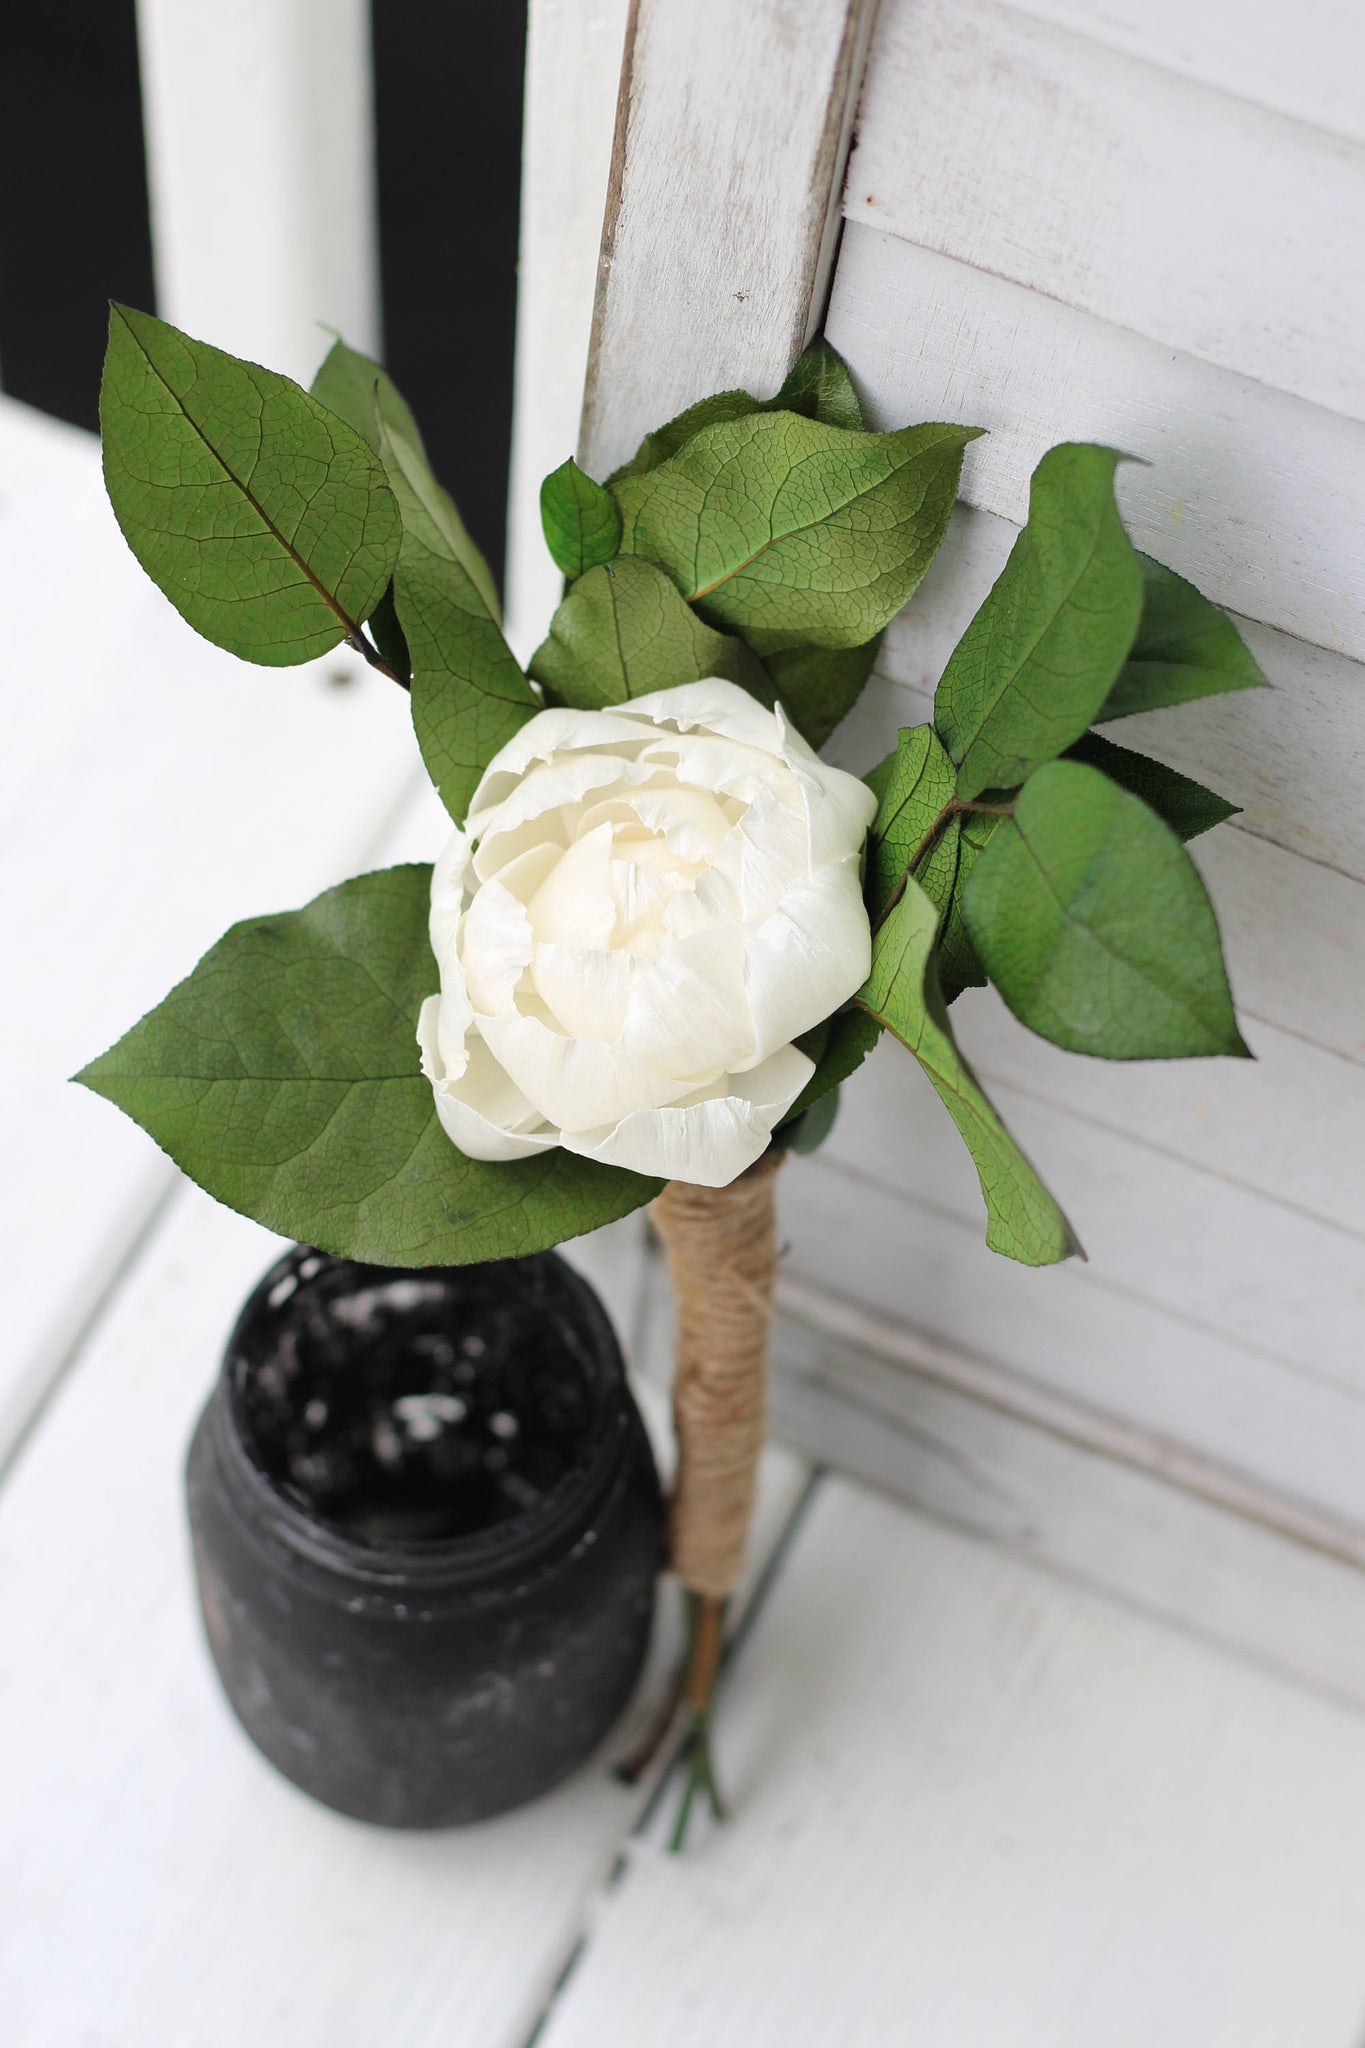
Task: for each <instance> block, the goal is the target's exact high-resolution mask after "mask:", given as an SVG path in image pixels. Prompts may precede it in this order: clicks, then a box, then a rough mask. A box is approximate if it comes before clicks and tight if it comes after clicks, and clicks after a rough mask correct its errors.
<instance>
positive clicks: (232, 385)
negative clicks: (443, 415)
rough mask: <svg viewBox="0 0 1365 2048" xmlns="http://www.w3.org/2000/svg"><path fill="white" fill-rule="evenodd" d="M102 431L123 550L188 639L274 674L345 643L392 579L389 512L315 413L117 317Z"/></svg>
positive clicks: (237, 367)
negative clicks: (195, 635) (187, 630)
mask: <svg viewBox="0 0 1365 2048" xmlns="http://www.w3.org/2000/svg"><path fill="white" fill-rule="evenodd" d="M100 429H101V434H102V438H103V443H104V478H105V483H106V485H107V487H108V491H109V498H110V502H111V503H112V505H113V508H114V513H115V516H116V518H117V519H118V523H119V525H120V527H121V528H122V530H123V537H124V539H125V540H126V541H127V543H128V545H129V547H130V548H131V549H132V551H133V553H134V554H135V555H136V556H137V559H138V561H139V562H140V563H141V564H142V566H143V568H144V569H145V570H146V571H147V574H148V575H149V576H150V577H151V578H152V581H153V582H154V583H156V584H157V585H158V587H159V588H160V589H161V590H163V591H164V592H165V594H166V596H167V597H168V598H169V599H170V600H171V603H172V604H173V605H174V606H175V608H176V610H177V611H178V612H180V614H181V616H182V617H183V618H185V619H186V620H188V622H189V624H190V625H191V626H193V627H194V629H195V631H196V632H199V633H202V634H203V635H204V637H205V639H206V640H212V641H214V642H215V643H216V645H218V646H219V647H226V648H228V649H230V651H231V652H232V653H233V654H239V655H241V656H242V657H243V658H244V659H245V660H247V661H256V662H261V663H263V664H265V665H266V666H269V667H283V666H287V665H289V664H291V663H294V662H300V661H308V660H311V659H312V658H313V657H314V656H315V655H319V654H325V653H326V652H327V651H328V649H329V648H332V647H335V646H336V645H337V644H338V642H339V641H341V640H344V639H349V640H354V639H355V638H356V636H357V633H358V629H359V627H360V624H361V622H362V621H363V620H365V619H367V618H368V617H369V615H370V613H371V612H372V611H373V610H374V608H375V605H376V604H377V603H378V601H379V599H380V597H381V596H382V594H383V592H384V590H385V588H386V586H387V584H388V581H389V577H390V574H391V573H392V570H393V565H394V561H395V558H396V556H397V553H398V539H399V527H398V508H397V506H396V505H395V503H394V500H393V494H392V492H391V491H390V490H389V487H388V485H387V483H386V482H385V479H384V472H383V470H382V469H381V468H380V466H379V464H378V463H377V462H376V460H375V458H374V455H373V453H372V452H371V450H370V449H369V448H368V447H367V446H366V445H365V442H364V441H363V440H362V439H361V437H360V436H359V435H358V434H357V433H355V432H354V430H353V429H352V428H351V427H349V426H347V425H346V423H345V422H344V421H343V420H341V419H338V418H337V417H336V415H335V414H333V413H331V412H329V411H328V409H327V408H326V406H323V405H320V404H319V403H318V402H317V400H316V399H314V398H310V397H309V395H308V393H307V392H306V391H302V390H300V388H299V386H298V385H297V384H293V383H291V382H290V380H289V379H288V378H287V377H278V376H276V375H275V373H274V371H272V370H263V369H261V368H260V367H259V365H257V364H255V363H244V362H240V361H239V360H238V359H237V357H236V356H230V355H225V354H224V353H223V351H222V350H221V349H216V348H210V347H209V346H208V344H207V343H206V342H202V341H193V340H191V339H190V337H189V336H188V335H187V334H181V333H180V331H179V330H178V329H177V328H174V327H170V326H168V325H167V324H166V322H165V321H164V320H157V319H154V318H153V317H152V315H151V314H150V313H139V312H136V311H134V310H133V309H132V308H131V307H129V306H118V305H116V306H114V307H113V308H112V310H111V313H110V317H109V348H108V353H107V355H106V356H105V362H104V382H103V385H102V387H101V390H100Z"/></svg>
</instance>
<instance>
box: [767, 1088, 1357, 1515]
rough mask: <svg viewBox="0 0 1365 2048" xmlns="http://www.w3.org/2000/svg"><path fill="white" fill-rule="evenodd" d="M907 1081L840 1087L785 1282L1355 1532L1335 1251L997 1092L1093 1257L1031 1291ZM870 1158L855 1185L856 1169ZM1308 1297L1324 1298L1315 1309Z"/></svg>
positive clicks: (931, 1111)
mask: <svg viewBox="0 0 1365 2048" xmlns="http://www.w3.org/2000/svg"><path fill="white" fill-rule="evenodd" d="M914 1079H915V1077H914V1076H913V1075H912V1074H904V1075H902V1074H901V1073H898V1072H895V1071H894V1070H893V1071H892V1072H889V1073H887V1074H885V1075H884V1076H883V1077H882V1078H881V1080H880V1081H879V1082H878V1081H877V1080H875V1079H874V1077H873V1076H872V1075H868V1076H867V1077H866V1078H865V1079H864V1082H863V1084H862V1085H861V1087H859V1086H858V1085H857V1084H855V1085H854V1086H852V1087H850V1088H849V1089H847V1090H846V1091H845V1096H844V1101H843V1105H842V1108H841V1112H840V1125H839V1127H837V1129H836V1136H835V1137H834V1138H832V1139H831V1140H830V1142H829V1144H828V1145H827V1146H826V1147H825V1148H824V1150H823V1151H822V1153H821V1155H820V1156H819V1157H817V1158H815V1159H812V1160H803V1161H802V1162H801V1164H800V1166H799V1168H793V1169H792V1171H791V1172H790V1173H788V1174H787V1176H786V1177H785V1181H784V1185H783V1189H782V1219H783V1237H784V1240H785V1242H786V1243H787V1245H788V1251H787V1264H788V1265H789V1267H790V1269H791V1270H792V1271H793V1272H794V1273H796V1274H797V1275H799V1276H800V1277H801V1278H802V1279H805V1280H808V1281H809V1282H811V1283H812V1284H813V1285H815V1286H817V1287H820V1288H823V1289H825V1290H827V1291H828V1292H830V1293H832V1294H838V1295H841V1296H843V1297H844V1298H846V1299H847V1300H849V1301H852V1302H855V1303H859V1304H861V1305H863V1306H864V1307H866V1308H868V1309H870V1310H872V1311H874V1312H880V1313H881V1314H884V1315H886V1316H888V1317H890V1318H891V1319H892V1320H893V1321H897V1322H900V1323H903V1324H906V1325H908V1326H909V1327H910V1328H911V1329H914V1330H922V1331H924V1332H926V1333H928V1334H929V1335H931V1336H933V1337H935V1338H938V1339H940V1340H942V1341H943V1342H945V1343H948V1344H951V1345H953V1346H955V1347H957V1348H959V1349H962V1350H965V1351H969V1352H972V1353H974V1354H977V1355H980V1356H982V1357H984V1358H987V1359H990V1360H993V1361H994V1362H996V1363H997V1364H999V1365H1001V1366H1005V1367H1008V1368H1009V1369H1011V1370H1013V1371H1015V1372H1019V1373H1022V1374H1024V1375H1027V1376H1028V1377H1030V1378H1032V1379H1034V1380H1037V1381H1039V1382H1041V1383H1042V1384H1043V1385H1045V1386H1048V1387H1052V1388H1056V1389H1058V1390H1060V1391H1062V1392H1064V1393H1066V1394H1068V1395H1070V1396H1071V1397H1072V1398H1073V1399H1075V1400H1076V1401H1078V1402H1081V1403H1083V1404H1085V1405H1087V1406H1089V1407H1092V1408H1098V1409H1102V1410H1103V1411H1105V1412H1106V1413H1108V1414H1110V1415H1114V1416H1118V1417H1121V1418H1124V1419H1126V1420H1128V1421H1131V1422H1134V1423H1137V1424H1139V1425H1141V1426H1142V1427H1144V1428H1148V1429H1151V1430H1153V1431H1155V1432H1157V1433H1158V1434H1160V1435H1162V1436H1165V1437H1169V1438H1170V1439H1172V1440H1173V1441H1176V1442H1180V1443H1184V1444H1188V1445H1190V1446H1192V1447H1194V1448H1195V1449H1197V1450H1199V1451H1201V1452H1202V1453H1204V1454H1205V1455H1207V1456H1208V1457H1211V1458H1214V1459H1217V1460H1219V1461H1220V1462H1222V1463H1224V1464H1226V1465H1230V1466H1232V1467H1234V1468H1237V1469H1240V1470H1243V1471H1245V1472H1248V1473H1250V1474H1253V1475H1254V1476H1256V1477H1257V1478H1259V1479H1261V1480H1262V1481H1264V1482H1265V1483H1266V1484H1267V1485H1269V1486H1272V1487H1275V1488H1278V1489H1279V1490H1280V1491H1281V1492H1284V1493H1287V1494H1291V1495H1294V1496H1296V1497H1297V1498H1299V1499H1301V1500H1303V1501H1306V1502H1309V1503H1315V1504H1317V1505H1318V1506H1320V1507H1322V1508H1323V1509H1325V1510H1327V1511H1329V1512H1331V1513H1333V1514H1335V1515H1337V1516H1339V1517H1340V1518H1341V1519H1343V1520H1345V1521H1347V1522H1353V1523H1360V1522H1362V1521H1365V1515H1362V1510H1361V1485H1360V1474H1361V1471H1362V1470H1365V1399H1363V1398H1362V1387H1361V1380H1360V1373H1359V1369H1358V1366H1359V1342H1358V1336H1359V1329H1360V1313H1361V1311H1360V1306H1359V1300H1358V1295H1359V1289H1360V1286H1361V1284H1362V1274H1361V1267H1362V1261H1361V1258H1360V1255H1359V1252H1358V1249H1357V1248H1356V1247H1355V1245H1354V1244H1353V1243H1351V1242H1350V1241H1347V1240H1341V1239H1334V1238H1333V1237H1332V1234H1331V1233H1328V1232H1324V1231H1323V1230H1322V1228H1321V1226H1320V1225H1314V1224H1309V1223H1305V1222H1303V1221H1302V1219H1296V1218H1295V1217H1294V1216H1292V1215H1289V1216H1288V1217H1287V1224H1288V1228H1286V1229H1284V1230H1281V1229H1280V1228H1279V1227H1278V1219H1276V1223H1277V1227H1276V1228H1274V1229H1267V1228H1266V1227H1265V1220H1264V1216H1262V1215H1260V1214H1259V1211H1258V1203H1257V1198H1255V1197H1252V1196H1249V1195H1246V1194H1244V1193H1242V1192H1241V1191H1240V1190H1236V1189H1230V1190H1227V1191H1226V1193H1225V1194H1222V1195H1221V1196H1220V1194H1219V1191H1218V1190H1217V1189H1216V1187H1214V1186H1213V1185H1212V1184H1211V1183H1210V1182H1209V1181H1208V1180H1207V1179H1206V1178H1205V1177H1203V1176H1200V1175H1197V1174H1194V1173H1193V1172H1191V1170H1190V1169H1189V1168H1185V1167H1180V1166H1177V1165H1173V1164H1172V1163H1171V1162H1168V1161H1162V1160H1161V1159H1160V1158H1159V1157H1157V1158H1156V1159H1155V1160H1154V1161H1150V1155H1144V1154H1143V1152H1142V1151H1141V1149H1140V1148H1138V1147H1136V1146H1134V1145H1132V1144H1131V1143H1128V1142H1127V1141H1123V1140H1119V1139H1117V1138H1114V1137H1112V1136H1100V1135H1097V1134H1096V1133H1094V1132H1093V1131H1090V1130H1089V1129H1088V1128H1087V1127H1086V1126H1085V1125H1084V1124H1081V1123H1072V1124H1071V1125H1070V1127H1069V1128H1068V1120H1067V1119H1066V1118H1065V1117H1063V1116H1062V1115H1061V1114H1060V1113H1059V1112H1057V1111H1055V1110H1050V1109H1048V1108H1046V1107H1044V1106H1042V1105H1039V1104H1036V1103H1031V1102H1029V1101H1027V1100H1026V1099H1024V1098H1023V1097H1020V1096H1016V1095H1014V1094H1013V1093H1012V1092H1011V1091H1009V1090H1007V1089H1005V1088H1003V1087H1001V1088H997V1089H996V1090H995V1093H996V1094H997V1096H998V1099H999V1103H1000V1108H1001V1112H1002V1114H1003V1115H1004V1116H1005V1118H1006V1120H1007V1122H1008V1123H1009V1125H1010V1127H1011V1129H1012V1130H1014V1131H1015V1132H1016V1134H1017V1135H1018V1136H1019V1138H1020V1140H1021V1142H1023V1143H1024V1144H1025V1146H1026V1147H1027V1149H1028V1151H1029V1154H1030V1156H1031V1157H1032V1158H1034V1159H1035V1160H1036V1161H1037V1162H1038V1163H1039V1165H1040V1167H1041V1168H1042V1170H1043V1171H1044V1172H1045V1173H1046V1175H1047V1177H1048V1180H1049V1183H1050V1184H1051V1185H1052V1186H1053V1187H1054V1188H1055V1189H1056V1190H1057V1192H1058V1193H1059V1195H1060V1196H1061V1198H1062V1199H1063V1201H1064V1202H1065V1204H1066V1206H1067V1209H1068V1211H1069V1213H1070V1214H1071V1215H1072V1216H1073V1217H1075V1218H1076V1219H1077V1221H1078V1222H1079V1225H1080V1227H1081V1230H1082V1233H1083V1236H1084V1238H1085V1242H1086V1246H1087V1249H1088V1250H1089V1252H1090V1255H1091V1257H1090V1262H1089V1264H1087V1265H1082V1264H1080V1263H1078V1262H1075V1261H1073V1262H1071V1263H1069V1264H1068V1265H1066V1266H1062V1267H1052V1268H1049V1269H1047V1270H1045V1271H1042V1272H1035V1271H1033V1270H1031V1269H1029V1268H1027V1267H1022V1266H1018V1265H1016V1264H1014V1263H1013V1262H1012V1261H1011V1260H1008V1259H1002V1258H998V1257H997V1256H996V1255H995V1254H994V1253H993V1252H989V1251H988V1250H987V1249H986V1246H985V1242H984V1238H985V1229H984V1218H983V1215H982V1212H981V1207H980V1196H979V1194H978V1192H977V1190H976V1187H975V1184H974V1180H973V1177H972V1175H971V1169H970V1162H969V1161H968V1160H967V1157H966V1153H965V1150H964V1148H963V1147H962V1145H961V1142H960V1140H958V1139H957V1138H956V1134H955V1133H954V1132H953V1130H952V1127H951V1125H949V1124H947V1121H946V1118H944V1116H943V1113H942V1111H941V1109H940V1108H939V1105H938V1103H937V1101H936V1099H934V1098H933V1096H932V1093H931V1091H929V1090H928V1089H927V1086H926V1087H925V1088H917V1087H914V1086H913V1085H912V1084H913V1082H914ZM878 1142H879V1143H880V1148H881V1153H882V1157H881V1160H880V1161H878V1162H877V1164H876V1167H875V1170H874V1171H873V1172H872V1173H869V1172H868V1171H866V1170H865V1169H864V1165H863V1158H864V1156H866V1155H869V1154H871V1155H873V1156H874V1157H875V1151H876V1145H877V1143H878ZM888 1154H894V1158H893V1159H890V1160H888V1157H887V1155H888ZM850 1159H853V1160H855V1162H856V1163H855V1165H853V1166H850V1165H849V1164H848V1163H847V1162H848V1161H849V1160H850ZM1149 1161H1150V1163H1149ZM912 1189H913V1192H911V1190H912ZM1281 1213H1283V1212H1281ZM1271 1214H1272V1215H1274V1212H1273V1211H1271ZM1258 1222H1259V1223H1260V1226H1261V1227H1260V1231H1259V1234H1258V1235H1257V1234H1251V1232H1250V1227H1251V1226H1253V1225H1255V1224H1257V1223H1258ZM1243 1226H1247V1227H1248V1232H1249V1234H1248V1235H1247V1236H1243V1235H1241V1231H1242V1228H1243ZM1301 1255H1302V1256H1303V1257H1304V1258H1305V1259H1306V1260H1307V1261H1308V1269H1307V1270H1305V1268H1304V1267H1303V1266H1301V1265H1300V1264H1299V1259H1300V1256H1301ZM1323 1268H1326V1269H1327V1270H1326V1271H1323V1270H1322V1269H1323ZM1314 1269H1317V1270H1314ZM1318 1282H1321V1283H1322V1284H1323V1285H1325V1286H1330V1288H1331V1292H1332V1299H1331V1300H1330V1301H1329V1302H1327V1303H1326V1304H1325V1305H1321V1304H1319V1303H1318V1302H1317V1300H1316V1298H1315V1295H1314V1286H1315V1283H1318Z"/></svg>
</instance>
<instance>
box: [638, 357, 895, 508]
mask: <svg viewBox="0 0 1365 2048" xmlns="http://www.w3.org/2000/svg"><path fill="white" fill-rule="evenodd" d="M756 412H795V413H799V414H800V415H801V417H802V418H803V419H808V420H822V421H823V422H824V424H825V425H826V426H827V427H851V428H854V429H855V430H860V429H861V428H862V427H863V426H865V425H866V422H865V421H864V419H863V409H862V407H861V405H859V403H858V394H857V392H856V391H855V390H854V389H853V380H852V378H851V377H850V376H849V374H848V366H847V364H846V363H845V362H844V359H843V357H842V356H841V355H840V354H839V352H838V350H837V349H835V348H831V347H830V344H829V343H828V342H827V341H825V340H824V339H823V337H821V338H819V339H817V340H815V341H813V342H812V343H811V345H810V347H809V348H808V349H807V350H806V351H805V353H804V354H803V355H800V356H798V357H797V359H796V361H795V362H794V363H793V364H792V367H791V369H790V370H789V371H788V372H787V376H786V381H785V382H784V383H783V386H782V389H781V390H780V391H778V392H776V393H775V394H774V396H773V397H772V398H754V397H753V396H752V394H751V393H749V392H748V391H717V392H716V393H715V394H714V395H713V396H712V397H710V398H702V399H699V400H698V401H697V403H696V404H695V405H689V406H688V408H687V410H686V412H680V413H679V414H678V415H677V417H676V419H671V420H669V421H668V422H667V423H666V424H665V425H664V426H662V427H655V429H654V431H653V433H650V434H646V435H645V438H644V440H643V441H642V442H641V443H640V446H639V448H638V449H637V450H636V452H635V454H634V455H633V456H632V457H631V459H630V461H629V462H627V463H623V464H622V466H621V468H620V469H618V470H617V471H616V472H615V474H614V475H612V476H611V477H609V478H608V480H607V481H608V484H609V486H614V485H616V484H618V483H619V482H620V481H621V479H622V477H626V476H647V475H648V474H649V472H650V470H652V469H657V468H658V467H659V464H660V463H661V462H667V460H668V458H669V457H670V456H671V455H676V454H677V452H678V450H679V449H680V448H682V447H683V446H685V444H686V443H687V442H688V441H690V440H691V439H692V436H693V435H694V434H699V433H700V432H701V430H702V428H703V427H714V426H716V425H717V424H718V423H719V422H720V421H722V420H741V419H747V418H748V417H749V415H750V414H751V413H756Z"/></svg>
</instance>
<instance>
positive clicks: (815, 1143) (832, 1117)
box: [774, 1087, 839, 1159]
mask: <svg viewBox="0 0 1365 2048" xmlns="http://www.w3.org/2000/svg"><path fill="white" fill-rule="evenodd" d="M838 1115H839V1090H838V1088H837V1087H835V1088H831V1089H829V1090H828V1091H827V1093H826V1094H824V1095H822V1096H821V1097H820V1099H819V1100H818V1102H813V1103H812V1104H811V1106H810V1108H809V1109H808V1110H806V1111H805V1113H804V1114H803V1115H801V1116H797V1117H789V1118H788V1120H787V1122H786V1123H785V1124H783V1125H782V1127H781V1129H780V1130H778V1131H777V1132H775V1133H774V1136H775V1139H776V1141H777V1142H778V1143H779V1144H780V1145H781V1146H782V1148H783V1150H784V1151H787V1152H794V1153H796V1155H797V1156H798V1158H802V1159H806V1158H809V1156H810V1154H811V1153H812V1152H816V1151H818V1150H819V1148H820V1147H821V1145H823V1144H824V1142H825V1140H826V1138H827V1137H828V1136H829V1134H830V1132H831V1131H832V1130H833V1129H834V1125H835V1122H836V1120H837V1118H838Z"/></svg>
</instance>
